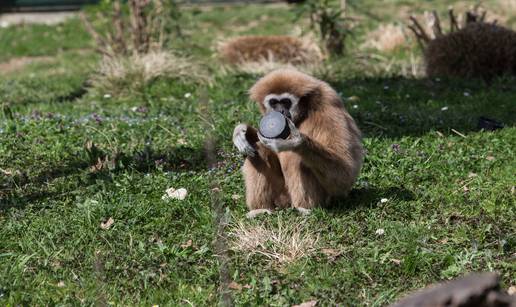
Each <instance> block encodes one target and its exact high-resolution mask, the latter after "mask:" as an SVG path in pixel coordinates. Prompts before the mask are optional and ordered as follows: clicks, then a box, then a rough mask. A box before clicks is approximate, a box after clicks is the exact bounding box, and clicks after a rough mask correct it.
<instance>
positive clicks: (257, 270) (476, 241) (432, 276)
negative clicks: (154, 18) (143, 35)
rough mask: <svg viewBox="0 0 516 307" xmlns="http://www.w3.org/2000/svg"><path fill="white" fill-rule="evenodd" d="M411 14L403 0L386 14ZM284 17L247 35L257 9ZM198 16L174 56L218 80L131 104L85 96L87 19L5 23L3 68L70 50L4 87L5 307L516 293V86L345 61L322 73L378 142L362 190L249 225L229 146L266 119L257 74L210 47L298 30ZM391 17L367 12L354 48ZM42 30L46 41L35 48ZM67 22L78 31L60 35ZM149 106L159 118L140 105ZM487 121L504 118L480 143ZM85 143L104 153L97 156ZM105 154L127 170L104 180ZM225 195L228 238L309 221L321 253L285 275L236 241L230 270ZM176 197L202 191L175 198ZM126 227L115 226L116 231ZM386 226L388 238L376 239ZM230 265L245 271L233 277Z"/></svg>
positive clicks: (165, 88) (286, 267) (240, 13)
mask: <svg viewBox="0 0 516 307" xmlns="http://www.w3.org/2000/svg"><path fill="white" fill-rule="evenodd" d="M372 3H374V2H367V5H366V7H369V6H372ZM413 3H415V1H390V2H389V4H388V5H387V6H386V8H385V11H386V12H396V10H395V8H396V7H398V6H399V5H402V4H408V5H411V4H413ZM428 3H429V2H424V6H425V7H426V6H427V5H428ZM446 5H447V4H444V3H443V4H442V5H440V7H439V8H440V10H442V11H445V9H446ZM269 13H270V15H269V17H268V19H264V20H262V21H260V22H258V23H257V24H256V25H255V26H253V27H252V28H248V27H244V25H245V23H246V20H247V19H248V18H249V17H250V16H251V17H252V18H255V17H257V18H258V17H260V16H264V15H266V14H269ZM185 14H186V15H185V18H186V19H187V20H188V22H187V23H186V24H187V25H189V27H190V28H188V26H185V27H187V29H192V30H190V31H187V33H186V35H187V38H186V39H184V40H178V41H177V42H176V43H177V46H182V47H183V48H194V47H195V46H197V47H195V48H196V49H194V51H193V57H194V58H195V59H197V60H199V61H203V62H205V63H207V65H208V66H209V69H210V70H211V71H212V73H213V82H212V84H211V85H206V84H200V85H199V84H184V83H178V82H177V81H174V80H173V79H161V80H157V81H154V82H153V83H151V84H150V85H149V86H148V88H146V89H145V91H144V92H143V93H135V94H134V95H130V96H128V97H111V98H108V97H104V95H103V94H110V93H103V94H102V93H101V94H99V95H98V96H96V95H94V94H91V93H88V92H87V91H86V89H87V88H86V87H87V84H88V83H87V80H88V78H89V76H90V75H91V74H92V73H93V71H94V69H95V66H94V65H95V63H96V61H97V60H98V57H97V56H95V55H94V54H93V53H92V51H91V50H84V48H89V47H90V45H91V41H90V40H89V39H88V38H87V36H86V35H85V34H84V33H83V31H82V30H81V29H80V27H79V23H78V21H76V20H71V21H68V22H66V23H65V24H63V25H62V26H54V27H41V26H29V25H26V26H23V27H19V28H7V29H0V40H1V41H2V44H0V46H3V47H0V59H2V60H8V59H11V58H14V57H17V56H28V55H44V56H51V57H52V59H53V60H52V62H51V63H46V62H45V63H35V64H31V65H29V66H27V67H25V68H24V69H23V70H21V71H17V72H15V73H11V74H7V75H4V74H3V75H1V76H0V101H1V102H2V104H3V109H2V112H1V113H0V168H1V173H0V305H7V306H13V305H57V304H59V305H94V304H103V303H107V304H116V305H146V306H149V305H152V304H159V305H163V306H166V305H177V304H190V303H191V304H194V305H215V304H217V303H218V302H219V301H220V299H221V291H220V282H221V280H222V281H227V280H225V278H229V279H230V280H231V281H235V282H237V283H238V284H241V285H246V287H244V288H242V289H241V290H231V292H230V294H231V297H232V299H233V300H234V302H235V303H236V304H237V305H291V304H298V303H301V302H303V301H307V300H311V299H316V300H318V301H319V303H320V304H321V305H331V304H335V303H338V304H344V305H375V306H379V305H385V304H387V303H389V302H393V301H395V300H396V299H398V298H400V297H402V296H403V295H405V294H406V293H407V292H409V291H411V290H414V289H418V288H421V287H423V286H425V285H427V284H429V283H432V282H437V281H441V280H446V279H450V278H453V277H457V276H462V275H464V274H466V273H467V272H472V271H496V272H498V273H499V274H500V275H501V278H502V283H503V287H504V288H507V287H508V286H510V285H514V284H515V283H516V279H515V276H516V274H515V273H516V266H515V262H514V255H515V253H516V236H515V234H516V229H515V228H516V227H515V223H514V220H515V209H516V198H515V195H514V185H515V182H516V160H515V158H514V157H515V154H516V152H515V150H516V127H515V123H516V121H515V117H514V114H516V104H515V101H516V85H515V84H516V83H515V82H514V81H515V80H514V78H504V79H498V80H495V81H494V82H493V83H492V84H489V85H487V84H484V83H483V82H481V81H475V80H472V81H466V80H439V81H437V80H428V79H410V78H406V77H402V76H401V74H400V72H399V71H394V72H392V71H391V72H390V73H382V72H380V73H378V72H377V71H376V70H374V67H372V65H373V64H374V63H370V64H368V65H366V66H365V68H364V66H358V65H356V64H355V62H356V61H357V60H356V58H354V55H352V56H350V57H349V58H346V59H344V60H332V61H330V62H329V64H331V65H333V66H334V67H333V68H328V69H326V70H325V73H324V74H322V75H321V76H320V77H321V78H324V79H325V80H326V81H328V82H330V83H331V84H332V85H333V86H334V87H335V88H336V89H337V91H338V92H340V93H341V95H342V97H344V101H345V102H344V103H345V106H346V108H347V109H348V110H349V112H350V113H351V115H352V116H353V117H354V118H355V119H356V121H357V123H358V125H359V127H360V128H361V130H362V131H363V133H364V144H365V148H366V149H367V156H366V159H365V163H364V167H363V170H362V172H361V175H360V178H359V180H358V182H357V184H356V186H355V188H354V190H353V192H352V193H351V195H350V197H349V198H348V199H345V200H343V201H341V202H340V203H339V204H338V206H337V207H336V208H332V209H316V210H314V212H313V214H311V215H310V216H307V217H302V216H299V215H298V214H296V213H295V212H293V211H292V210H285V211H282V212H279V213H277V214H275V215H273V216H269V217H260V218H259V219H258V220H257V221H250V222H248V221H245V217H244V216H245V213H246V211H247V210H246V208H245V204H244V199H243V195H244V187H243V180H242V178H241V175H240V172H239V167H240V165H241V164H242V162H243V160H242V157H241V156H240V155H238V154H237V152H236V150H235V149H234V147H233V146H232V144H231V140H230V135H231V133H232V129H233V127H234V126H235V125H236V124H237V123H239V122H248V123H251V124H256V123H257V122H258V120H259V115H258V114H257V107H256V106H254V105H253V104H252V103H250V102H249V101H248V98H247V90H248V89H249V87H250V86H251V85H252V84H253V82H255V80H256V79H257V77H258V76H253V75H247V74H239V73H228V74H221V73H218V72H217V65H218V64H217V61H216V59H215V58H213V57H212V56H211V54H212V51H210V48H211V47H212V45H213V44H214V43H215V42H216V41H217V39H218V38H219V37H220V38H222V37H225V36H232V35H239V34H246V33H288V31H287V32H284V31H283V30H284V28H283V29H282V28H280V26H281V25H282V24H284V23H285V19H284V18H286V17H285V16H287V17H288V18H286V19H287V20H288V22H289V23H290V22H291V20H292V19H290V18H291V17H292V13H291V12H290V11H287V9H286V8H281V7H276V6H263V7H262V6H245V7H244V6H243V7H233V8H216V9H211V10H207V11H203V10H197V9H189V10H187V11H186V12H185ZM376 14H378V13H376ZM394 14H395V13H385V16H383V15H380V17H381V19H380V20H375V19H366V20H365V21H363V22H362V23H361V24H360V26H359V28H358V29H357V35H356V37H354V38H353V44H354V45H355V44H356V46H359V45H360V43H361V41H363V39H364V34H365V33H366V30H367V29H374V28H375V27H376V26H377V24H378V23H379V22H383V21H384V20H386V21H390V20H395V16H394ZM238 25H240V26H242V28H241V29H239V28H238V27H237V26H238ZM42 29H44V31H46V33H49V34H48V35H47V36H48V37H49V38H48V41H46V42H41V41H38V40H37V39H36V38H37V37H39V36H38V35H37V33H38V31H43V30H42ZM63 29H67V30H66V31H65V32H66V33H74V34H73V35H71V36H70V37H69V39H66V40H64V39H63V40H61V39H59V40H54V39H53V37H57V35H58V33H61V31H63ZM202 29H206V30H202ZM201 30H202V31H201ZM75 33H79V34H77V35H76V34H75ZM6 44H15V45H18V46H19V47H18V49H9V48H7V47H5V46H6ZM354 45H352V47H353V46H354ZM187 50H188V49H187ZM409 51H412V52H415V53H416V52H417V49H416V48H415V47H414V48H413V49H411V50H409ZM370 52H374V51H370ZM408 54H409V53H408V52H407V50H400V51H397V53H394V54H385V55H383V56H385V57H397V58H401V59H405V60H407V56H408ZM187 93H191V94H192V96H191V97H189V98H186V97H185V94H187ZM465 93H467V94H466V95H467V96H466V95H465ZM353 96H356V97H354V98H352V99H347V98H349V97H353ZM203 97H207V98H203ZM357 97H358V98H357ZM355 105H356V107H355ZM140 106H145V108H146V112H136V111H133V108H134V107H140ZM443 107H447V109H446V108H445V109H443ZM206 110H208V111H206ZM206 113H207V114H206ZM482 115H483V116H488V117H492V118H495V119H498V120H500V121H502V122H504V123H505V126H506V127H505V128H504V129H501V130H498V131H495V132H479V131H478V129H477V127H476V124H477V118H478V117H479V116H482ZM452 129H454V130H455V131H458V132H459V133H461V134H464V135H465V137H462V136H460V135H458V134H457V133H455V132H453V130H452ZM207 136H212V137H214V138H215V141H216V142H215V147H216V160H217V163H215V164H211V163H208V161H207V159H206V155H205V147H206V145H205V143H206V139H207ZM88 141H92V142H93V143H94V144H95V148H96V149H94V150H88V149H87V148H86V147H85V143H86V142H88ZM105 157H108V160H110V159H111V160H114V161H115V162H114V163H113V164H109V165H108V166H107V167H106V168H103V169H102V170H101V171H92V168H91V167H92V166H93V165H95V163H96V162H97V159H98V158H105ZM472 174H475V175H472ZM214 185H216V186H218V188H219V189H220V192H219V194H220V197H221V200H222V201H223V204H224V208H223V210H224V211H223V212H224V214H225V216H226V217H227V218H229V226H228V227H227V228H226V230H230V229H231V228H232V227H233V226H234V225H235V223H237V222H239V221H244V223H245V224H246V225H247V224H249V225H253V224H256V223H259V224H263V225H266V226H267V227H270V228H273V229H275V228H277V227H278V224H279V223H280V222H281V223H283V224H296V223H300V224H302V225H303V227H304V229H306V230H307V231H308V232H310V233H314V234H317V235H318V236H319V241H318V246H317V251H316V252H315V253H314V254H311V255H309V256H307V257H304V258H301V259H299V260H297V261H295V262H292V263H288V264H281V265H280V264H278V263H274V262H272V263H271V262H270V261H268V260H267V259H266V258H265V257H261V256H256V255H254V256H251V257H248V255H247V254H244V253H242V252H238V251H234V250H230V251H229V253H228V259H226V260H227V263H224V261H221V259H220V258H219V257H217V255H216V254H217V252H218V251H217V249H216V245H215V243H214V239H215V238H217V235H216V233H217V226H218V225H217V223H216V218H217V208H216V204H215V203H214V200H213V195H214V194H216V193H215V192H214V191H213V187H214ZM169 187H176V188H178V187H184V188H186V189H187V190H188V192H189V195H188V197H187V198H186V199H185V200H184V201H177V200H169V201H164V200H162V198H161V197H162V195H163V194H164V193H165V190H166V189H167V188H169ZM464 187H467V189H465V188H464ZM511 189H512V190H511ZM235 194H236V195H240V196H242V197H241V198H240V199H237V200H235V199H233V198H234V197H233V196H234V195H235ZM382 198H387V199H388V201H387V202H384V203H382V202H380V199H382ZM219 213H220V212H219ZM110 217H111V218H113V219H114V224H113V225H112V227H111V228H110V229H108V230H104V229H101V227H100V225H101V223H102V222H104V221H106V220H107V219H108V218H110ZM219 217H220V216H219ZM380 228H382V229H384V230H385V233H384V235H377V234H375V232H376V230H377V229H380ZM189 240H191V242H192V243H191V245H190V244H188V241H189ZM324 249H332V250H337V251H338V252H339V256H338V257H335V258H332V257H328V256H327V255H326V254H325V253H324V252H323V250H324ZM398 260H399V261H400V262H399V263H397V261H398ZM221 267H226V268H227V269H228V276H226V275H224V273H223V274H222V278H221V273H220V272H221Z"/></svg>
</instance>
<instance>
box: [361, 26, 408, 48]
mask: <svg viewBox="0 0 516 307" xmlns="http://www.w3.org/2000/svg"><path fill="white" fill-rule="evenodd" d="M406 43H407V38H406V35H405V32H404V31H403V28H402V27H401V26H400V25H396V24H381V25H380V26H379V27H378V28H377V29H376V30H374V31H372V32H370V33H369V34H368V35H367V39H366V42H365V43H364V44H363V45H362V48H373V49H377V50H379V51H382V52H389V51H393V50H396V49H397V48H400V47H402V46H404V45H405V44H406Z"/></svg>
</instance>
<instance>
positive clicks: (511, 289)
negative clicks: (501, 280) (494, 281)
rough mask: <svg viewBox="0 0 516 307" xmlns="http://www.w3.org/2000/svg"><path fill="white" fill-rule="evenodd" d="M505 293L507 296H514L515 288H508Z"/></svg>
mask: <svg viewBox="0 0 516 307" xmlns="http://www.w3.org/2000/svg"><path fill="white" fill-rule="evenodd" d="M507 293H508V294H509V295H514V294H516V286H510V287H509V289H508V290H507Z"/></svg>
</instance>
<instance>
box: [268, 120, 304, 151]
mask: <svg viewBox="0 0 516 307" xmlns="http://www.w3.org/2000/svg"><path fill="white" fill-rule="evenodd" d="M287 122H288V126H289V128H290V136H289V137H288V138H287V139H285V140H284V139H269V138H266V137H264V136H262V135H261V133H259V132H258V138H259V139H260V142H262V144H263V145H265V146H266V147H267V148H269V149H271V150H272V151H274V152H282V151H287V150H294V149H296V148H298V147H299V146H301V145H302V144H303V142H304V140H305V137H304V136H303V135H302V134H301V132H300V131H299V129H297V127H296V126H295V125H294V123H293V122H292V121H291V120H290V119H288V118H287Z"/></svg>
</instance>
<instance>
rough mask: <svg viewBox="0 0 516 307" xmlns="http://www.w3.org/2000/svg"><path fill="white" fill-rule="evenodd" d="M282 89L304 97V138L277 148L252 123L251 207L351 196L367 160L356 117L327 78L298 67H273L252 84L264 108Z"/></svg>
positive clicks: (305, 204)
mask: <svg viewBox="0 0 516 307" xmlns="http://www.w3.org/2000/svg"><path fill="white" fill-rule="evenodd" d="M281 93H291V94H293V95H295V96H297V97H300V98H301V99H300V102H299V104H300V108H301V109H302V115H301V116H300V117H299V118H296V119H293V122H294V124H295V125H296V127H297V128H298V129H299V131H300V132H301V134H302V135H303V137H304V142H303V144H302V146H300V147H299V148H296V149H294V150H289V151H282V152H279V153H277V154H276V153H275V152H273V151H272V150H270V149H268V148H266V147H265V146H264V145H263V144H261V143H260V142H258V141H257V137H256V133H257V132H256V129H254V128H251V127H248V130H247V135H246V137H247V139H248V141H249V142H250V143H251V144H252V145H253V146H255V148H256V149H257V154H256V155H255V156H254V157H247V158H246V160H245V162H244V166H243V174H244V179H245V183H246V197H247V199H246V201H247V206H248V208H249V209H250V210H254V209H275V208H283V207H287V206H292V207H295V208H305V209H310V208H313V207H316V206H319V205H324V204H326V203H327V202H328V201H329V200H330V199H332V198H334V197H341V196H346V195H347V194H348V192H349V191H350V190H351V187H352V186H353V184H354V182H355V180H356V178H357V176H358V173H359V171H360V167H361V165H362V160H363V149H362V145H361V136H360V131H359V129H358V128H357V126H356V125H355V122H354V120H353V118H351V116H350V115H349V114H348V112H347V111H346V110H345V109H344V107H343V104H342V101H341V100H340V98H339V97H338V95H337V93H336V92H335V91H334V90H333V89H332V88H331V87H330V86H329V85H328V84H327V83H325V82H322V81H320V80H318V79H315V78H313V77H311V76H308V75H306V74H303V73H301V72H298V71H297V70H294V69H281V70H276V71H274V72H271V73H269V74H268V75H266V76H265V77H263V78H262V79H260V80H258V82H257V83H256V84H255V85H254V86H253V87H252V88H251V90H250V96H251V99H252V100H254V101H255V102H257V103H258V104H259V106H260V110H261V112H262V114H263V113H264V111H265V108H264V105H263V100H264V98H265V96H267V95H269V94H281Z"/></svg>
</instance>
